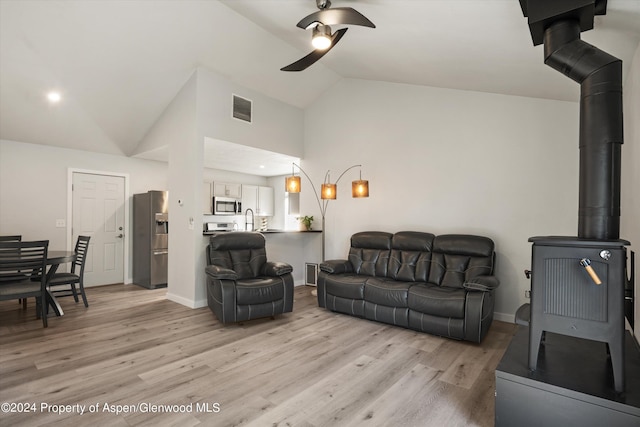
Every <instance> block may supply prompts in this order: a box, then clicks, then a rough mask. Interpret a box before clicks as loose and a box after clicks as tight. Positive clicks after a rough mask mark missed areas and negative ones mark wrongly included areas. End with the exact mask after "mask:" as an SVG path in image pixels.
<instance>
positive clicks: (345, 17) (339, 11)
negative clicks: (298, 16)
mask: <svg viewBox="0 0 640 427" xmlns="http://www.w3.org/2000/svg"><path fill="white" fill-rule="evenodd" d="M314 23H319V24H322V25H341V24H342V25H349V24H350V25H362V26H363V27H370V28H375V27H376V26H375V24H374V23H373V22H371V21H369V19H368V18H367V17H366V16H364V15H363V14H361V13H360V12H358V11H357V10H355V9H353V8H351V7H334V8H333V9H323V10H319V11H317V12H315V13H312V14H311V15H309V16H307V17H304V18H302V20H301V21H300V22H298V24H297V25H298V27H300V28H302V29H305V30H306V29H307V28H309V26H310V25H313V24H314Z"/></svg>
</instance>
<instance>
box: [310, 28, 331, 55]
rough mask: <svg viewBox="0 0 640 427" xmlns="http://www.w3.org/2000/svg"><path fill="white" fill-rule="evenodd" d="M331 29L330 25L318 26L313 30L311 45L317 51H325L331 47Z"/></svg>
mask: <svg viewBox="0 0 640 427" xmlns="http://www.w3.org/2000/svg"><path fill="white" fill-rule="evenodd" d="M331 43H332V40H331V27H329V26H328V25H316V27H315V28H314V29H313V36H312V38H311V44H312V45H313V47H314V48H315V49H319V50H324V49H328V48H329V47H330V46H331Z"/></svg>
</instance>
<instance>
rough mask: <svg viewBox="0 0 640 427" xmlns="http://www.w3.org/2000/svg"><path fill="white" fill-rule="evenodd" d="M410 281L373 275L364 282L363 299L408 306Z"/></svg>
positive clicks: (376, 302)
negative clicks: (399, 280)
mask: <svg viewBox="0 0 640 427" xmlns="http://www.w3.org/2000/svg"><path fill="white" fill-rule="evenodd" d="M411 285H413V283H411V282H398V281H396V280H393V279H386V278H378V277H373V278H369V279H367V281H366V282H365V284H364V299H365V301H367V302H372V303H375V304H381V305H386V306H389V307H408V305H407V295H408V292H409V287H410V286H411Z"/></svg>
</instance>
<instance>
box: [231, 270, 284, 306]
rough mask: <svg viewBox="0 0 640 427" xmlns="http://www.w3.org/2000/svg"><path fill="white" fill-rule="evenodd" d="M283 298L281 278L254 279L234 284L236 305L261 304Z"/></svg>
mask: <svg viewBox="0 0 640 427" xmlns="http://www.w3.org/2000/svg"><path fill="white" fill-rule="evenodd" d="M283 298H284V284H283V282H282V278H281V277H256V278H253V279H244V280H238V281H237V282H236V303H237V304H238V305H248V304H263V303H267V302H271V301H277V300H281V299H283Z"/></svg>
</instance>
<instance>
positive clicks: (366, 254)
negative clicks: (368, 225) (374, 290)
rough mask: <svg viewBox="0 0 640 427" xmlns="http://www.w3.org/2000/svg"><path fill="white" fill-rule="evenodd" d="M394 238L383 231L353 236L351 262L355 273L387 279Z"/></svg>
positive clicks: (365, 232) (350, 251) (350, 252)
mask: <svg viewBox="0 0 640 427" xmlns="http://www.w3.org/2000/svg"><path fill="white" fill-rule="evenodd" d="M392 236H393V235H392V234H390V233H384V232H381V231H363V232H361V233H356V234H354V235H353V236H351V248H350V249H349V262H351V265H352V266H353V271H354V272H355V273H356V274H362V275H366V276H382V277H385V276H386V275H387V267H388V263H389V252H390V250H391V238H392Z"/></svg>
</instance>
